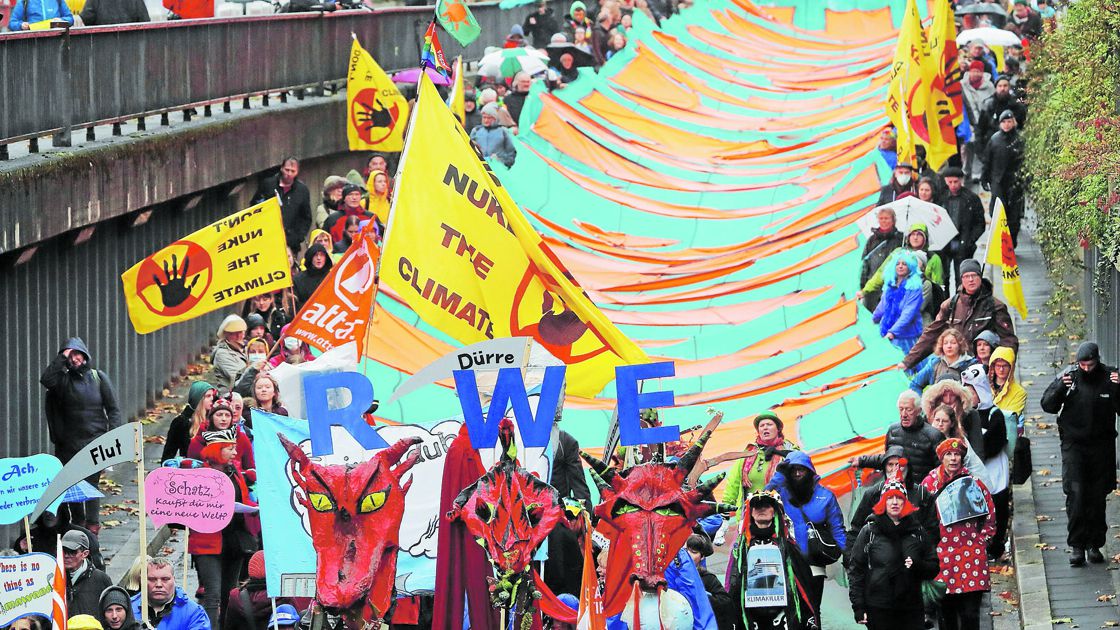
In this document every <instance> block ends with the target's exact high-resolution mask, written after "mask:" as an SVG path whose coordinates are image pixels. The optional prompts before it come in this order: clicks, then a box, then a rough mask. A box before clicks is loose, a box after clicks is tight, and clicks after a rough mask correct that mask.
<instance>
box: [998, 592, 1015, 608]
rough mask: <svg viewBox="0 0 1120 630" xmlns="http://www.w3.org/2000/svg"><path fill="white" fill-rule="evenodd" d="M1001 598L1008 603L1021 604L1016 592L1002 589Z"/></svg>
mask: <svg viewBox="0 0 1120 630" xmlns="http://www.w3.org/2000/svg"><path fill="white" fill-rule="evenodd" d="M999 598H1000V599H1002V600H1003V601H1005V602H1007V603H1008V604H1011V605H1012V606H1018V605H1019V598H1018V597H1016V596H1015V593H1013V592H1011V591H1001V592H1000V594H999Z"/></svg>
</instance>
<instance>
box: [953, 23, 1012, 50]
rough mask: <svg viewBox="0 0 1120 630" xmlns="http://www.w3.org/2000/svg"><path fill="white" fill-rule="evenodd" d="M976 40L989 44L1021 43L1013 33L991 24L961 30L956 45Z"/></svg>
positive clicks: (1010, 44) (1009, 44)
mask: <svg viewBox="0 0 1120 630" xmlns="http://www.w3.org/2000/svg"><path fill="white" fill-rule="evenodd" d="M976 40H980V41H982V42H984V43H985V44H987V45H989V46H1014V45H1016V44H1022V43H1023V42H1022V41H1021V40H1020V39H1019V36H1018V35H1016V34H1015V33H1012V32H1011V31H1005V30H1003V29H1002V28H992V27H991V26H981V27H980V28H970V29H968V30H967V31H961V34H960V35H957V45H958V46H963V45H965V44H967V43H968V42H972V41H976Z"/></svg>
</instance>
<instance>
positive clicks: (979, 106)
mask: <svg viewBox="0 0 1120 630" xmlns="http://www.w3.org/2000/svg"><path fill="white" fill-rule="evenodd" d="M962 71H963V72H964V80H963V81H961V95H962V96H963V97H964V99H963V100H964V107H965V114H966V115H967V116H968V120H969V122H970V123H971V124H972V125H973V127H974V133H973V134H972V141H971V142H969V143H968V144H966V145H965V146H964V150H963V151H962V154H963V155H962V156H961V157H962V159H963V160H964V169H963V171H964V174H966V175H968V176H969V178H970V179H972V180H973V181H974V182H975V181H979V179H980V173H981V171H983V168H984V166H983V165H984V148H985V146H984V145H985V143H986V142H987V140H988V139H987V137H984V138H981V137H980V134H979V133H978V132H976V130H975V127H976V126H977V125H978V124H979V123H980V120H981V118H980V116H981V112H982V111H983V109H984V103H986V102H987V101H988V99H989V98H991V97H992V95H993V94H995V93H996V87H995V85H993V84H992V77H993V76H994V75H992V74H991V73H989V72H988V71H987V69H986V67H985V65H984V62H983V61H981V60H979V59H975V60H970V61H969V62H968V66H967V67H964V68H962Z"/></svg>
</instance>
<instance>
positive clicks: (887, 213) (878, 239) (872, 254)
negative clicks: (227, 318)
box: [859, 208, 902, 311]
mask: <svg viewBox="0 0 1120 630" xmlns="http://www.w3.org/2000/svg"><path fill="white" fill-rule="evenodd" d="M875 217H876V219H877V221H878V226H877V227H875V228H873V229H872V230H871V234H870V235H869V236H868V237H867V243H865V244H864V245H863V257H862V264H861V266H860V271H859V286H861V287H862V286H866V284H867V281H868V280H870V279H871V275H872V274H873V273H874V272H875V271H876V270H878V269H879V268H880V267H882V266H883V263H885V262H886V260H887V257H888V256H890V254H891V252H893V251H894V250H896V249H898V248H900V247H902V232H899V231H898V228H897V227H896V223H897V221H898V218H897V216H896V215H895V212H894V210H893V209H891V208H879V209H878V211H876V213H875ZM860 297H861V298H862V299H863V305H864V307H866V308H867V310H869V311H874V310H875V307H876V306H878V304H879V293H878V292H877V291H870V292H865V293H863V294H862V295H861V296H860Z"/></svg>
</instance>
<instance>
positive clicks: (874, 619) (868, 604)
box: [848, 480, 940, 630]
mask: <svg viewBox="0 0 1120 630" xmlns="http://www.w3.org/2000/svg"><path fill="white" fill-rule="evenodd" d="M909 495H910V489H909V488H908V487H907V486H906V485H905V484H904V483H903V482H902V481H899V480H890V481H888V482H886V483H885V484H884V485H883V486H882V492H880V495H879V498H878V499H877V500H876V502H875V505H874V508H873V512H874V516H872V517H871V518H869V519H868V520H867V523H866V524H865V525H864V526H863V527H862V528H861V529H860V531H859V534H858V536H857V537H856V539H855V544H854V545H853V546H852V553H851V557H850V562H849V564H848V580H849V586H848V597H849V598H850V600H851V602H852V613H853V614H854V616H855V620H856V623H860V624H866V625H867V628H868V630H923V629H924V628H925V604H924V601H923V599H922V582H923V581H925V580H930V579H933V578H934V577H936V576H937V574H938V572H939V571H940V566H939V564H938V560H937V551H936V549H935V547H934V544H935V541H936V540H937V538H931V537H930V535H929V534H928V533H927V532H926V530H925V528H924V527H922V525H921V523H920V522H919V521H918V518H917V517H918V514H920V513H921V510H920V509H919V508H918V507H917V506H915V505H914V504H913V503H912V502H911V501H910V497H909ZM865 496H866V495H865Z"/></svg>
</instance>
